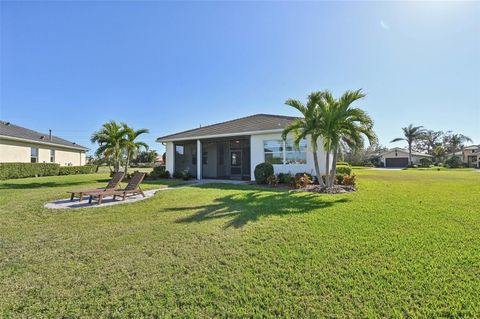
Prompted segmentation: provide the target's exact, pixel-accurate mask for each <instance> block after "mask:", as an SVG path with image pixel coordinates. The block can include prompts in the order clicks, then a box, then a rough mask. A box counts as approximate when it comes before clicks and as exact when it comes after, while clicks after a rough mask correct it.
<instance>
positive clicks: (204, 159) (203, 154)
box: [202, 151, 208, 165]
mask: <svg viewBox="0 0 480 319" xmlns="http://www.w3.org/2000/svg"><path fill="white" fill-rule="evenodd" d="M202 163H203V165H207V164H208V152H207V151H203V153H202Z"/></svg>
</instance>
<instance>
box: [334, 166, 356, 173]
mask: <svg viewBox="0 0 480 319" xmlns="http://www.w3.org/2000/svg"><path fill="white" fill-rule="evenodd" d="M337 174H342V175H350V174H352V168H351V167H350V166H345V165H337Z"/></svg>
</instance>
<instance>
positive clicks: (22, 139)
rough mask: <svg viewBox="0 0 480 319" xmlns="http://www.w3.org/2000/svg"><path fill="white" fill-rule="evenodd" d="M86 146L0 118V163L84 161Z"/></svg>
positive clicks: (76, 163)
mask: <svg viewBox="0 0 480 319" xmlns="http://www.w3.org/2000/svg"><path fill="white" fill-rule="evenodd" d="M87 151H88V148H86V147H83V146H81V145H78V144H76V143H74V142H70V141H67V140H64V139H62V138H60V137H57V136H53V135H52V134H51V131H50V133H49V134H44V133H40V132H36V131H33V130H30V129H27V128H24V127H21V126H18V125H15V124H12V123H10V122H5V121H1V120H0V163H58V164H60V165H61V166H72V165H75V166H77V165H85V162H86V161H85V152H87Z"/></svg>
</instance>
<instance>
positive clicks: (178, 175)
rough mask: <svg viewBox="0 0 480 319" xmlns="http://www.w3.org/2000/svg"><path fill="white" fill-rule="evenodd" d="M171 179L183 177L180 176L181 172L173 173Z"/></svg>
mask: <svg viewBox="0 0 480 319" xmlns="http://www.w3.org/2000/svg"><path fill="white" fill-rule="evenodd" d="M172 176H173V178H182V177H183V174H182V171H178V170H177V171H175V172H173V175H172Z"/></svg>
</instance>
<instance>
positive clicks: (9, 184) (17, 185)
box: [0, 178, 109, 189]
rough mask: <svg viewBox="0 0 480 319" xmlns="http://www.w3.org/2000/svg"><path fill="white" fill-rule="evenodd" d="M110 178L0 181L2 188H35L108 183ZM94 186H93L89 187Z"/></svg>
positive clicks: (0, 187)
mask: <svg viewBox="0 0 480 319" xmlns="http://www.w3.org/2000/svg"><path fill="white" fill-rule="evenodd" d="M108 181H109V179H108V178H106V179H105V178H104V179H97V180H92V181H78V182H33V183H12V182H6V183H5V182H3V183H2V182H0V189H34V188H43V187H48V188H51V187H69V186H72V187H75V186H79V185H85V184H88V183H93V182H97V183H105V185H106V184H107V183H108ZM101 186H103V185H99V186H96V187H101ZM89 188H92V187H89Z"/></svg>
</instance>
